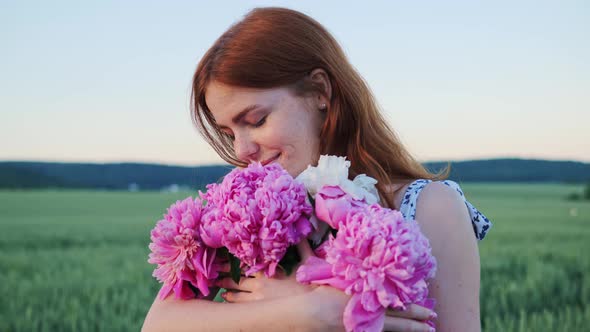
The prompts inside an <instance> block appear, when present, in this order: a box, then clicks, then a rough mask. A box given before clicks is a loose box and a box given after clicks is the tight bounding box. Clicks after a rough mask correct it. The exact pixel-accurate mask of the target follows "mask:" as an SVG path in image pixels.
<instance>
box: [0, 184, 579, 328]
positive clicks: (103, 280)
mask: <svg viewBox="0 0 590 332" xmlns="http://www.w3.org/2000/svg"><path fill="white" fill-rule="evenodd" d="M463 189H464V191H465V193H466V195H467V197H468V198H469V199H470V201H471V202H472V203H474V205H475V206H476V207H478V208H479V209H480V210H481V211H482V212H483V213H484V214H486V215H487V216H488V217H489V218H490V219H491V220H492V221H493V222H494V228H493V229H492V231H491V232H490V233H489V235H488V237H487V238H486V239H485V240H484V241H482V242H481V243H480V254H481V261H482V290H481V310H482V324H483V327H484V331H584V330H585V329H586V328H587V326H588V324H590V259H589V258H588V255H589V253H590V203H589V202H570V201H566V200H565V199H564V198H565V197H566V196H567V195H568V194H570V193H572V192H574V191H581V187H579V186H574V185H557V184H555V185H547V184H543V185H540V184H539V185H537V184H526V185H525V184H522V185H521V184H466V185H464V186H463ZM187 195H188V194H187V193H176V194H170V193H156V192H148V193H143V192H139V193H127V192H99V191H96V192H88V191H23V192H19V191H0V296H1V298H2V300H0V331H138V330H139V329H140V327H141V324H142V322H143V319H144V317H145V314H146V312H147V310H148V308H149V306H150V305H151V303H152V301H153V298H154V296H155V294H156V293H157V290H158V288H159V286H158V284H157V282H156V281H155V280H154V279H153V278H152V277H151V272H152V270H153V267H152V266H150V265H149V264H147V262H146V260H147V255H148V251H149V250H148V248H147V245H148V243H149V230H150V229H151V228H152V227H153V226H154V224H155V222H156V221H157V220H158V219H159V217H160V216H161V215H162V213H163V212H164V211H165V209H166V207H168V206H169V205H170V204H171V203H172V202H173V201H175V200H176V199H180V198H183V197H185V196H187ZM586 331H587V330H586Z"/></svg>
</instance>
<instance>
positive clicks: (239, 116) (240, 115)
mask: <svg viewBox="0 0 590 332" xmlns="http://www.w3.org/2000/svg"><path fill="white" fill-rule="evenodd" d="M258 108H263V107H262V105H259V104H254V105H250V106H247V107H246V108H244V109H243V110H241V111H240V113H238V114H236V115H235V116H234V117H233V118H232V120H231V121H232V123H234V124H237V123H238V122H240V121H241V120H242V119H243V118H244V117H245V116H246V114H248V112H250V111H253V110H255V109H258ZM219 128H220V129H228V127H227V126H219Z"/></svg>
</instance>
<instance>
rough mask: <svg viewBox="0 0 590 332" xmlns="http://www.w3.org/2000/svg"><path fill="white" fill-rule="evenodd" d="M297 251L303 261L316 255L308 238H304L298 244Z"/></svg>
mask: <svg viewBox="0 0 590 332" xmlns="http://www.w3.org/2000/svg"><path fill="white" fill-rule="evenodd" d="M297 251H298V252H299V256H300V257H301V261H302V262H305V261H306V260H307V259H308V258H309V257H311V256H315V255H314V253H313V250H312V249H311V246H310V245H309V242H307V239H303V240H301V242H299V243H298V244H297Z"/></svg>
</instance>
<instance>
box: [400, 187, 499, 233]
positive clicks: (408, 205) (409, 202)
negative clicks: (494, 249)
mask: <svg viewBox="0 0 590 332" xmlns="http://www.w3.org/2000/svg"><path fill="white" fill-rule="evenodd" d="M430 182H432V180H425V179H418V180H416V181H414V182H412V183H411V184H410V185H409V186H408V189H406V192H405V194H404V198H403V199H402V203H401V205H400V208H399V211H400V212H401V214H402V215H403V216H404V218H406V219H416V204H417V202H418V196H419V195H420V192H421V191H422V189H424V187H426V185H427V184H429V183H430ZM442 183H444V184H445V185H447V186H449V187H451V188H453V189H454V190H456V191H457V192H458V193H459V195H461V197H462V198H463V201H464V202H465V206H467V210H468V211H469V216H470V218H471V224H472V226H473V232H474V233H475V237H476V238H477V239H478V240H483V238H484V237H485V236H486V234H487V232H488V231H489V229H490V228H491V227H492V223H491V222H490V220H489V219H488V218H487V217H486V216H484V215H483V214H482V213H481V212H479V211H478V210H477V209H476V208H475V207H474V206H473V205H472V204H471V203H469V202H468V201H467V199H466V198H465V195H464V194H463V191H462V190H461V187H459V185H458V184H457V183H456V182H454V181H451V180H445V181H442Z"/></svg>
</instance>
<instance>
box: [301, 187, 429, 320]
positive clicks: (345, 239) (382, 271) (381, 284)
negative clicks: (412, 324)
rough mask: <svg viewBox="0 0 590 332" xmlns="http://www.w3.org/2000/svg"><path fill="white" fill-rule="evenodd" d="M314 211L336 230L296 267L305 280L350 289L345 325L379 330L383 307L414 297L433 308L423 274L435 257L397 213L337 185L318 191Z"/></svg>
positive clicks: (397, 306)
mask: <svg viewBox="0 0 590 332" xmlns="http://www.w3.org/2000/svg"><path fill="white" fill-rule="evenodd" d="M315 211H316V214H317V217H318V218H319V219H321V220H323V221H325V222H327V223H328V224H329V225H330V226H331V227H333V228H335V229H337V230H338V232H337V234H336V237H330V239H329V240H328V241H327V242H325V243H324V244H323V245H322V246H321V247H320V250H318V252H319V253H321V257H310V258H309V259H308V260H307V261H306V263H305V264H304V265H302V266H301V267H300V268H299V270H298V271H297V280H298V281H299V282H303V283H315V284H326V285H331V286H333V287H336V288H338V289H341V290H343V291H344V292H345V293H347V294H348V295H352V297H351V299H350V301H349V303H348V304H347V306H346V308H345V312H344V326H345V327H346V330H347V331H381V330H382V329H383V324H384V318H385V311H386V309H387V308H395V309H405V308H406V305H407V304H410V303H416V304H420V305H423V306H426V307H430V308H433V307H434V302H433V300H431V299H428V285H427V283H426V280H428V279H430V278H432V277H434V273H435V271H436V262H435V260H434V257H433V256H432V254H431V249H430V245H429V243H428V240H427V239H426V237H424V235H423V234H422V233H421V232H420V229H419V227H418V224H417V223H416V222H414V221H407V220H404V218H403V216H402V215H401V213H399V212H398V211H395V210H390V209H386V208H382V207H380V206H379V205H377V204H373V205H369V204H366V203H364V202H363V201H358V200H354V199H353V198H352V197H351V196H350V195H348V194H346V193H344V192H343V191H342V190H341V189H340V188H339V187H323V188H322V189H321V190H320V192H318V194H317V196H316V210H315Z"/></svg>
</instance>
